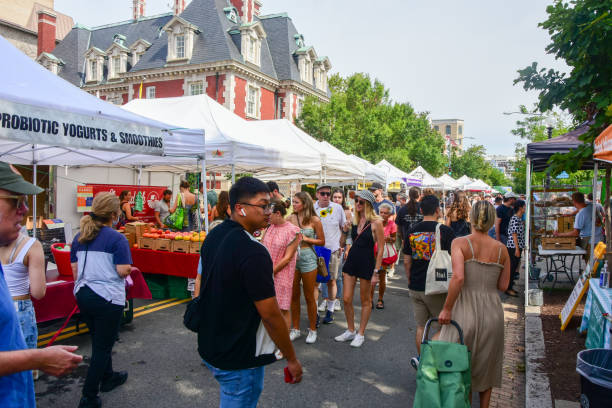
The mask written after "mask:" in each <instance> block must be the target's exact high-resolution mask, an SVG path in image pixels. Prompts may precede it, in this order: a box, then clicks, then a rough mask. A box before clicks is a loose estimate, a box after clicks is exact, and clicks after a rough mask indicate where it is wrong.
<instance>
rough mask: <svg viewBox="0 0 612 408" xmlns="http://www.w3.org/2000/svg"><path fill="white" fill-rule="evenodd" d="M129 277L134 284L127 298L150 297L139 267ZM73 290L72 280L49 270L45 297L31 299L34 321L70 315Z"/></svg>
mask: <svg viewBox="0 0 612 408" xmlns="http://www.w3.org/2000/svg"><path fill="white" fill-rule="evenodd" d="M130 277H131V278H132V281H133V282H134V285H133V286H132V287H130V288H129V289H128V291H127V294H126V295H127V299H128V300H130V299H151V292H150V291H149V288H148V287H147V284H146V282H145V280H144V278H143V276H142V273H141V272H140V269H138V268H135V267H132V272H131V274H130ZM73 291H74V281H73V280H70V278H69V277H67V276H64V275H58V274H57V272H56V271H49V272H48V273H47V292H46V294H45V297H44V298H42V299H40V300H36V299H34V298H33V299H32V303H33V304H34V310H35V311H36V322H37V323H43V322H47V321H50V320H55V319H60V318H63V317H66V316H68V315H70V312H71V311H72V310H73V309H74V307H75V306H76V299H75V298H74V295H73V293H72V292H73Z"/></svg>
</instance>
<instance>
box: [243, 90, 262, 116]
mask: <svg viewBox="0 0 612 408" xmlns="http://www.w3.org/2000/svg"><path fill="white" fill-rule="evenodd" d="M258 105H259V89H258V88H256V87H254V86H249V91H248V94H247V112H246V113H247V116H250V117H252V118H257V117H259V112H258V111H259V109H258Z"/></svg>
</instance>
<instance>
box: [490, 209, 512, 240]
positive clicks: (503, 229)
mask: <svg viewBox="0 0 612 408" xmlns="http://www.w3.org/2000/svg"><path fill="white" fill-rule="evenodd" d="M495 213H496V214H497V218H499V219H500V220H501V222H500V223H499V234H500V235H506V236H507V235H508V225H509V224H510V218H512V216H513V215H514V209H513V208H512V207H506V206H505V205H503V204H502V205H500V206H499V207H497V209H496V210H495Z"/></svg>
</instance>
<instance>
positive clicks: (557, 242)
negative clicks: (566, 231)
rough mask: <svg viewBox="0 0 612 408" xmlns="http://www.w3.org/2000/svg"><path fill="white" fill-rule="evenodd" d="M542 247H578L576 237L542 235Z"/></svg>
mask: <svg viewBox="0 0 612 408" xmlns="http://www.w3.org/2000/svg"><path fill="white" fill-rule="evenodd" d="M542 249H552V250H554V249H576V237H542Z"/></svg>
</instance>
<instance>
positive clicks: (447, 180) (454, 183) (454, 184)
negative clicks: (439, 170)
mask: <svg viewBox="0 0 612 408" xmlns="http://www.w3.org/2000/svg"><path fill="white" fill-rule="evenodd" d="M437 180H438V181H439V182H440V183H442V187H443V188H444V190H446V191H449V190H456V189H460V188H463V185H462V184H461V183H460V182H459V181H458V180H455V179H454V178H452V177H451V176H449V175H448V174H443V175H441V176H440V177H438V179H437Z"/></svg>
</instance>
